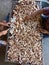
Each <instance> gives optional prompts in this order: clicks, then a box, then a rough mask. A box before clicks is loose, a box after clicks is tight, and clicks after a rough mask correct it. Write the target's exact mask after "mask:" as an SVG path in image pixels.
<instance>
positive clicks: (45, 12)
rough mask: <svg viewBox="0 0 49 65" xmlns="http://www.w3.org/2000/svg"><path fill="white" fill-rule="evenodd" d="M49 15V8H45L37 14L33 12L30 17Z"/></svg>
mask: <svg viewBox="0 0 49 65" xmlns="http://www.w3.org/2000/svg"><path fill="white" fill-rule="evenodd" d="M47 13H49V7H45V8H42V9H39V10H37V11H35V12H32V13H31V15H30V16H32V17H33V16H37V15H39V14H40V15H41V14H47Z"/></svg>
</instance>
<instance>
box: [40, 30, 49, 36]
mask: <svg viewBox="0 0 49 65" xmlns="http://www.w3.org/2000/svg"><path fill="white" fill-rule="evenodd" d="M40 32H41V33H43V34H48V35H49V31H47V30H45V29H40Z"/></svg>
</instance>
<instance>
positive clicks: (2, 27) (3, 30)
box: [0, 14, 10, 45]
mask: <svg viewBox="0 0 49 65" xmlns="http://www.w3.org/2000/svg"><path fill="white" fill-rule="evenodd" d="M9 15H10V14H8V15H7V16H6V17H5V19H4V20H3V21H1V22H0V38H1V37H3V36H4V37H5V35H6V34H7V32H8V30H9V24H10V23H9ZM6 44H7V42H6V41H5V40H2V39H0V45H6Z"/></svg>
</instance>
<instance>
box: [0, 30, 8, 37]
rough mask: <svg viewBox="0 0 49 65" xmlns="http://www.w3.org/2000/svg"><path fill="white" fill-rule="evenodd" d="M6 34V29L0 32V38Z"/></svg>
mask: <svg viewBox="0 0 49 65" xmlns="http://www.w3.org/2000/svg"><path fill="white" fill-rule="evenodd" d="M7 32H8V29H7V30H4V31H2V32H0V37H1V36H2V35H6V34H7Z"/></svg>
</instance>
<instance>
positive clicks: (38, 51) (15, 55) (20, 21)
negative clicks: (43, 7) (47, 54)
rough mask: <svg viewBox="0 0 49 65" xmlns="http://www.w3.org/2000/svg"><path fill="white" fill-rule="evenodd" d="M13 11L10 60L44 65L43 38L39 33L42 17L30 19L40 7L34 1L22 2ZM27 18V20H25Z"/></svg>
mask: <svg viewBox="0 0 49 65" xmlns="http://www.w3.org/2000/svg"><path fill="white" fill-rule="evenodd" d="M18 3H19V4H18V5H16V6H15V8H14V10H13V16H12V18H11V24H10V29H9V32H10V34H11V36H9V37H8V42H9V48H8V51H7V56H8V60H9V61H11V62H17V61H18V62H19V63H20V64H21V63H30V64H31V65H42V44H41V43H42V42H41V41H42V37H41V33H40V32H39V28H40V23H39V19H40V16H39V15H38V16H35V17H33V19H31V18H30V19H29V16H30V14H31V13H32V12H34V11H36V10H38V9H39V7H38V6H37V5H36V4H35V2H33V1H32V0H20V1H18ZM25 17H26V18H25Z"/></svg>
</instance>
